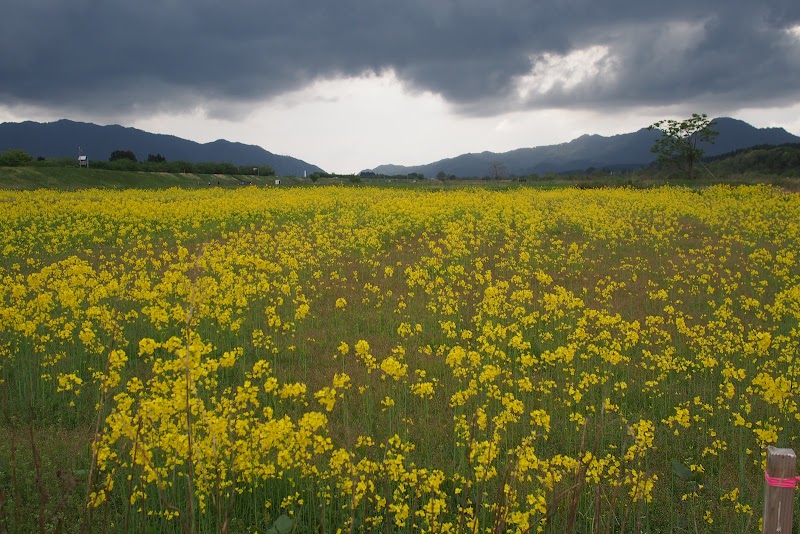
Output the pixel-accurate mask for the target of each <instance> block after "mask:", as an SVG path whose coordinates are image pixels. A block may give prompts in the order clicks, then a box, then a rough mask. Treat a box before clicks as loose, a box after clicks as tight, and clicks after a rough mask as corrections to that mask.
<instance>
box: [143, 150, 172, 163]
mask: <svg viewBox="0 0 800 534" xmlns="http://www.w3.org/2000/svg"><path fill="white" fill-rule="evenodd" d="M147 161H148V163H166V161H167V158H165V157H164V156H162V155H161V153H160V152H159V153H158V154H148V155H147Z"/></svg>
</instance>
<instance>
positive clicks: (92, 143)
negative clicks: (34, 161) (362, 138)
mask: <svg viewBox="0 0 800 534" xmlns="http://www.w3.org/2000/svg"><path fill="white" fill-rule="evenodd" d="M12 148H16V149H20V150H24V151H25V152H27V153H28V154H31V155H32V156H34V157H39V156H41V157H45V158H65V157H74V158H76V159H77V157H78V150H79V149H80V150H81V151H82V152H83V154H84V155H86V156H88V158H89V161H90V162H91V160H92V159H99V160H107V159H108V157H109V156H110V155H111V153H112V152H113V151H115V150H131V151H133V153H134V154H136V157H137V159H139V161H142V160H146V159H147V156H148V155H149V154H161V155H163V156H164V157H165V158H167V160H168V161H179V160H182V161H190V162H193V163H198V162H204V161H213V162H227V163H233V164H234V165H243V166H249V165H253V166H258V165H268V166H270V167H272V169H273V170H274V171H275V173H276V174H277V175H278V176H303V175H304V173H308V174H311V173H312V172H321V171H322V169H320V168H319V167H317V166H316V165H313V164H311V163H307V162H305V161H303V160H300V159H297V158H293V157H291V156H280V155H277V154H273V153H272V152H267V151H266V150H264V149H263V148H261V147H259V146H255V145H246V144H243V143H234V142H231V141H226V140H224V139H218V140H217V141H213V142H211V143H196V142H194V141H188V140H186V139H181V138H180V137H176V136H174V135H163V134H155V133H150V132H145V131H143V130H138V129H136V128H126V127H123V126H118V125H112V126H98V125H97V124H92V123H85V122H74V121H70V120H66V119H63V120H59V121H56V122H48V123H39V122H32V121H26V122H19V123H15V122H4V123H2V124H0V153H2V152H4V151H6V150H8V149H12Z"/></svg>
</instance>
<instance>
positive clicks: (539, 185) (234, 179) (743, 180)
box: [0, 166, 800, 191]
mask: <svg viewBox="0 0 800 534" xmlns="http://www.w3.org/2000/svg"><path fill="white" fill-rule="evenodd" d="M662 175H663V173H661V174H659V173H654V172H653V171H650V170H647V169H644V170H642V171H638V172H634V173H628V174H615V175H598V174H586V175H580V174H576V175H564V176H561V175H559V176H555V175H552V176H547V177H541V178H527V179H521V180H520V179H505V180H482V179H478V178H468V179H457V180H408V179H393V178H390V179H386V178H370V177H364V178H361V181H360V182H356V183H352V182H350V180H349V179H348V178H346V177H339V178H322V179H319V180H318V181H316V182H312V181H311V180H310V179H309V178H298V177H275V176H243V175H227V174H226V175H219V174H192V173H166V172H141V171H112V170H101V169H92V168H89V169H85V168H78V167H35V166H31V167H0V189H64V190H73V189H89V188H98V189H167V188H170V187H179V188H206V187H209V186H218V187H226V188H231V187H240V186H242V185H244V184H249V183H251V182H252V184H253V185H257V186H274V185H275V180H276V179H279V180H280V181H281V184H280V185H281V186H296V185H305V186H315V187H324V186H330V185H344V186H349V187H365V186H369V187H381V188H389V189H425V190H451V189H463V188H475V187H478V188H482V189H488V190H508V189H517V188H521V187H527V188H533V189H562V188H565V187H575V188H578V189H600V188H605V187H631V188H635V189H650V188H654V187H662V186H664V185H673V186H681V187H691V188H704V187H709V186H711V185H714V184H718V183H725V184H730V185H744V184H756V183H768V184H772V185H775V186H778V187H780V188H782V189H786V190H790V191H798V190H800V177H798V176H783V175H768V174H763V173H761V174H759V173H754V172H748V173H744V174H730V175H721V174H718V175H716V176H714V177H712V176H710V175H708V174H699V175H698V178H696V179H694V180H686V179H673V178H665V177H664V176H662ZM523 180H524V181H523Z"/></svg>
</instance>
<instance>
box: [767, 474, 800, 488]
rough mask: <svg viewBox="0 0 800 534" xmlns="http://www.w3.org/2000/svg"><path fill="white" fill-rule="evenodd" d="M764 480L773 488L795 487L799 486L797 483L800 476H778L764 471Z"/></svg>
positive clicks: (799, 480)
mask: <svg viewBox="0 0 800 534" xmlns="http://www.w3.org/2000/svg"><path fill="white" fill-rule="evenodd" d="M764 480H766V481H767V485H768V486H772V487H773V488H792V489H794V488H795V487H797V483H798V482H800V477H792V478H778V477H771V476H769V475H768V474H767V472H766V471H764Z"/></svg>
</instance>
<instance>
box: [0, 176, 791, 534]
mask: <svg viewBox="0 0 800 534" xmlns="http://www.w3.org/2000/svg"><path fill="white" fill-rule="evenodd" d="M799 261H800V195H799V194H795V193H786V192H783V191H781V190H779V189H777V188H772V187H767V186H743V187H731V186H714V187H710V188H707V189H702V190H690V189H684V188H676V187H663V188H657V189H651V190H632V189H602V190H591V191H583V190H577V189H562V190H554V191H537V190H533V189H528V188H520V189H515V190H509V191H486V190H481V189H465V190H452V191H419V190H411V189H405V190H399V189H397V190H389V189H380V188H372V187H365V188H347V187H317V188H292V189H283V190H278V189H260V188H246V189H241V190H235V191H234V190H222V189H216V188H214V189H208V190H195V191H189V190H178V189H171V190H166V191H159V192H156V191H108V190H106V191H101V190H83V191H76V192H57V191H45V190H40V191H31V192H11V191H0V277H2V285H0V406H2V409H1V410H0V411H1V412H2V413H0V418H2V419H0V532H35V531H41V532H100V531H103V532H269V533H275V534H287V533H289V532H319V533H335V532H348V533H349V532H412V531H413V532H416V531H419V532H465V533H466V532H469V533H477V532H481V533H484V532H491V533H500V532H514V533H527V532H559V533H560V532H592V533H609V532H623V531H625V532H731V533H733V532H756V531H758V530H759V522H760V520H761V517H760V516H761V506H762V492H763V469H764V459H765V447H766V446H767V445H777V446H781V447H793V448H795V449H796V450H797V446H798V435H799V434H800V411H798V401H799V400H800V264H799V263H798V262H799Z"/></svg>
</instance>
